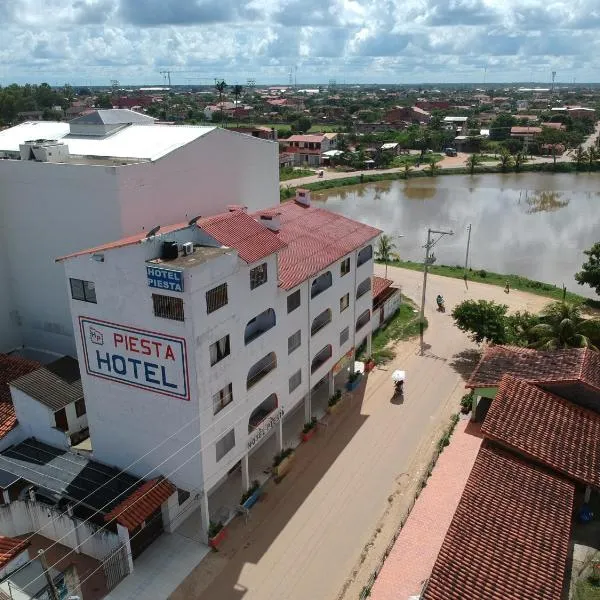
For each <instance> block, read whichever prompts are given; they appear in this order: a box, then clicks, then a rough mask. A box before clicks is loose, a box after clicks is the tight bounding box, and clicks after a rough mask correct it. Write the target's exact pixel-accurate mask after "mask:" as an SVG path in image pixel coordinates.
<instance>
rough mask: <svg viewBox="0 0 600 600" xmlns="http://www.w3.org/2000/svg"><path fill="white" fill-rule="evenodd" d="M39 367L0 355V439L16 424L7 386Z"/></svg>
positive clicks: (12, 357)
mask: <svg viewBox="0 0 600 600" xmlns="http://www.w3.org/2000/svg"><path fill="white" fill-rule="evenodd" d="M41 366H42V365H41V364H40V363H39V362H37V361H35V360H27V359H25V358H21V357H19V356H9V355H8V354H1V353H0V439H1V438H3V437H4V436H5V435H6V434H7V433H8V432H9V431H11V430H12V429H13V428H14V427H15V426H16V424H17V415H16V414H15V407H14V406H13V403H12V397H11V395H10V388H9V387H8V384H9V383H10V382H11V381H14V380H15V379H18V378H19V377H21V376H23V375H27V374H28V373H31V372H32V371H35V370H36V369H39V368H40V367H41Z"/></svg>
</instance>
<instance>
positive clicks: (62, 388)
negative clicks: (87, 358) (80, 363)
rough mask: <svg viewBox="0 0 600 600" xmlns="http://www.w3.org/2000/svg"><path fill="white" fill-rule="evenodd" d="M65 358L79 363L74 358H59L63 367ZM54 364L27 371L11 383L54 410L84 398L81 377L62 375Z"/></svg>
mask: <svg viewBox="0 0 600 600" xmlns="http://www.w3.org/2000/svg"><path fill="white" fill-rule="evenodd" d="M65 359H67V360H70V361H72V362H75V363H76V364H77V361H76V360H75V359H74V358H71V357H64V358H62V359H59V361H61V367H62V366H63V365H64V364H65ZM56 362H58V361H56ZM53 365H54V363H51V364H50V365H48V366H46V367H40V368H39V369H36V370H35V371H32V372H31V373H27V375H23V376H21V377H19V378H18V379H15V380H14V381H12V382H11V383H10V385H12V386H13V387H15V388H17V389H18V390H20V391H21V392H23V393H25V394H27V395H28V396H30V397H31V398H33V399H34V400H37V401H38V402H40V403H41V404H43V405H44V406H47V407H48V408H50V409H51V410H54V411H56V410H60V409H61V408H64V407H65V406H67V405H68V404H71V403H72V402H76V401H77V400H79V399H80V398H83V387H82V385H81V377H78V378H77V379H74V380H73V379H72V378H71V377H69V378H65V377H61V375H60V374H57V372H59V371H58V369H53ZM71 370H73V369H72V367H71Z"/></svg>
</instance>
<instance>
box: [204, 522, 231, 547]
mask: <svg viewBox="0 0 600 600" xmlns="http://www.w3.org/2000/svg"><path fill="white" fill-rule="evenodd" d="M226 537H227V529H225V527H224V526H223V523H222V522H221V521H218V522H216V523H215V522H214V521H211V522H210V524H209V526H208V545H209V546H210V547H211V548H212V549H213V550H217V549H218V548H219V546H220V545H221V544H222V543H223V541H224V540H225V538H226Z"/></svg>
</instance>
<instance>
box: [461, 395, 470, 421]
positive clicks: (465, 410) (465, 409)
mask: <svg viewBox="0 0 600 600" xmlns="http://www.w3.org/2000/svg"><path fill="white" fill-rule="evenodd" d="M472 408H473V392H469V393H468V394H465V395H464V396H463V397H462V398H461V399H460V412H461V413H462V414H463V415H468V414H469V413H470V412H471V410H472Z"/></svg>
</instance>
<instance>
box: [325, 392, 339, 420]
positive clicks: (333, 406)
mask: <svg viewBox="0 0 600 600" xmlns="http://www.w3.org/2000/svg"><path fill="white" fill-rule="evenodd" d="M341 399H342V390H336V391H335V394H334V395H333V396H331V398H329V402H328V403H327V412H328V413H329V414H330V415H332V414H333V413H335V412H337V410H338V409H339V407H340V400H341Z"/></svg>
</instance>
